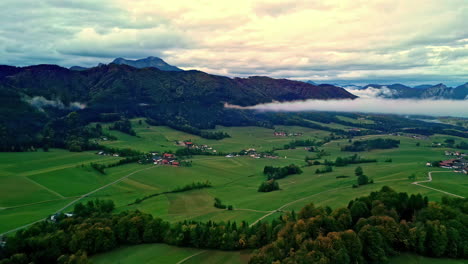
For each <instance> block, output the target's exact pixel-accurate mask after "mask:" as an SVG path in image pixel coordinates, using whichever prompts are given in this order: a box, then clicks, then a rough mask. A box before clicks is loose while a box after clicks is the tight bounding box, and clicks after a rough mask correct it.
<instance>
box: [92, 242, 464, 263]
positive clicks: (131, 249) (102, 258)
mask: <svg viewBox="0 0 468 264" xmlns="http://www.w3.org/2000/svg"><path fill="white" fill-rule="evenodd" d="M184 259H186V260H185V261H184V262H183V263H186V264H191V263H193V264H196V263H210V264H211V263H214V264H247V263H248V259H249V251H219V250H203V249H192V248H182V247H175V246H168V245H164V244H145V245H138V246H128V247H123V248H119V249H116V250H114V251H112V252H108V253H103V254H99V255H96V256H94V257H93V258H92V261H93V263H95V264H108V263H109V264H110V263H121V264H127V263H128V264H130V263H149V264H151V263H155V264H156V263H158V264H173V263H178V262H179V261H181V260H184ZM401 263H403V264H464V263H466V261H464V260H459V259H448V258H428V257H422V256H417V255H414V254H408V253H403V254H401V255H400V256H397V257H392V258H390V259H389V264H401Z"/></svg>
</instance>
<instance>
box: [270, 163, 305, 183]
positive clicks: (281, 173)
mask: <svg viewBox="0 0 468 264" xmlns="http://www.w3.org/2000/svg"><path fill="white" fill-rule="evenodd" d="M301 173H302V170H301V168H299V166H297V165H294V164H290V165H288V166H284V167H273V166H265V167H264V168H263V174H265V175H266V176H267V179H268V180H271V179H275V180H278V179H282V178H285V177H286V176H288V175H293V174H301Z"/></svg>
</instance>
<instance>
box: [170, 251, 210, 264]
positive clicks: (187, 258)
mask: <svg viewBox="0 0 468 264" xmlns="http://www.w3.org/2000/svg"><path fill="white" fill-rule="evenodd" d="M205 252H206V250H203V251H200V252H197V253H195V254H193V255H191V256H188V257H186V258H184V259H183V260H181V261H179V262H177V263H176V264H182V263H184V262H185V261H187V260H189V259H191V258H193V257H195V256H198V255H200V254H202V253H205Z"/></svg>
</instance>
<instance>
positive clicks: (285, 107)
mask: <svg viewBox="0 0 468 264" xmlns="http://www.w3.org/2000/svg"><path fill="white" fill-rule="evenodd" d="M436 105H437V107H435V106H436ZM225 107H228V108H238V109H253V110H259V111H284V112H300V111H336V112H361V113H382V114H402V115H430V116H455V117H468V112H467V111H466V109H468V101H467V100H465V101H462V100H403V99H398V100H391V99H376V98H358V99H355V100H327V101H322V100H306V101H298V102H289V103H278V102H275V103H269V104H261V105H256V106H251V107H240V106H235V105H228V104H226V105H225Z"/></svg>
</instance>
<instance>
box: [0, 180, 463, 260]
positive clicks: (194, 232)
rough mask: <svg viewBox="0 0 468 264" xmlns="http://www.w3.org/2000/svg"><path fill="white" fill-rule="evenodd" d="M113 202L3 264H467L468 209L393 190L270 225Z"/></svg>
mask: <svg viewBox="0 0 468 264" xmlns="http://www.w3.org/2000/svg"><path fill="white" fill-rule="evenodd" d="M113 208H114V204H113V202H112V201H107V200H96V201H89V202H87V203H86V204H81V203H79V204H77V205H76V206H75V209H74V216H73V217H66V216H64V215H61V216H58V217H57V221H56V222H52V221H44V222H41V223H37V224H35V225H33V226H31V227H29V228H27V229H25V230H20V231H18V232H17V233H16V234H15V235H13V236H11V237H7V238H6V244H5V247H3V248H0V259H1V260H0V263H1V264H7V263H8V264H10V263H11V264H19V263H29V262H34V263H89V261H88V256H89V255H93V254H96V253H99V252H105V251H109V250H112V249H115V248H117V247H119V246H122V245H135V244H142V243H167V244H170V245H175V246H183V247H194V248H207V249H222V250H239V249H259V250H257V251H256V252H255V253H254V255H253V257H252V258H251V260H250V263H251V264H257V263H265V264H267V263H268V264H270V263H323V264H327V263H330V264H331V263H343V264H347V263H386V262H387V260H388V258H389V257H391V256H394V255H397V254H399V253H400V252H414V253H417V254H421V255H425V256H431V257H450V258H468V222H467V220H466V219H467V218H468V202H467V201H466V200H465V199H456V198H447V197H445V198H443V199H442V202H441V203H436V202H429V201H428V199H427V197H422V196H421V195H419V194H418V195H411V196H409V195H408V194H406V193H398V192H395V191H393V190H392V189H390V188H388V187H383V188H382V190H381V191H378V192H372V193H371V194H370V195H368V196H363V197H360V198H357V199H355V200H353V201H350V202H349V204H348V206H347V207H345V208H337V209H335V210H332V209H331V208H329V207H315V206H314V205H313V204H309V205H307V206H305V207H304V208H303V209H302V210H301V211H300V212H299V213H297V214H296V213H294V211H293V212H290V213H286V214H284V215H282V216H281V217H279V218H278V219H276V220H274V221H272V222H260V223H258V224H256V225H254V226H251V227H250V226H249V225H248V224H247V223H246V222H241V223H236V222H229V221H228V222H220V223H215V222H206V223H201V222H193V221H184V222H179V223H173V224H171V223H168V222H166V221H163V220H161V219H159V218H157V217H153V216H152V215H149V214H145V213H142V212H139V211H127V212H122V213H119V214H112V210H113Z"/></svg>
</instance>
